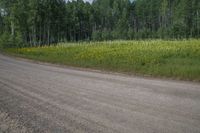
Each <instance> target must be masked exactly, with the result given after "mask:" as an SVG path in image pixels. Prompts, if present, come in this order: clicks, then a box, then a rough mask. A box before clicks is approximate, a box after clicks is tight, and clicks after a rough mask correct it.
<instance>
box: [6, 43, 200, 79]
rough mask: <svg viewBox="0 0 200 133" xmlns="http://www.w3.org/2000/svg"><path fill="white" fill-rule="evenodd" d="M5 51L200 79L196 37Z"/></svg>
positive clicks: (75, 63) (199, 47)
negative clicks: (181, 39)
mask: <svg viewBox="0 0 200 133" xmlns="http://www.w3.org/2000/svg"><path fill="white" fill-rule="evenodd" d="M6 51H7V52H9V53H14V54H17V55H19V56H22V57H26V58H30V59H34V60H40V61H46V62H51V63H59V64H64V65H70V66H78V67H85V68H94V69H101V70H108V71H117V72H125V73H129V74H145V75H146V74H147V75H152V76H159V77H160V76H161V77H172V78H177V79H184V80H197V81H200V40H185V41H162V40H151V41H110V42H91V43H79V44H77V43H67V44H60V45H58V46H50V47H36V48H21V49H7V50H6Z"/></svg>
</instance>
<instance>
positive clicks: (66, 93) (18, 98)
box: [0, 55, 200, 133]
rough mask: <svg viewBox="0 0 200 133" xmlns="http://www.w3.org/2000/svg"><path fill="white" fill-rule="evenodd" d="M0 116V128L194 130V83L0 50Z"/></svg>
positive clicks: (71, 132)
mask: <svg viewBox="0 0 200 133" xmlns="http://www.w3.org/2000/svg"><path fill="white" fill-rule="evenodd" d="M3 114H6V119H8V120H7V121H6V120H5V118H4V117H5V116H3ZM0 116H1V117H2V118H4V121H3V120H1V121H0V132H16V131H18V132H20V127H22V128H21V129H22V130H23V132H34V133H200V84H199V83H191V82H183V81H170V80H158V79H150V78H142V77H134V76H125V75H120V74H106V73H102V72H95V71H87V70H77V69H73V68H62V67H57V66H54V65H47V64H38V63H33V62H30V61H26V60H22V59H15V58H11V57H7V56H3V55H0ZM8 121H11V122H8ZM9 123H11V124H10V125H9ZM13 123H15V124H13ZM13 125H14V127H12V126H13ZM15 125H17V126H15ZM19 125H20V126H19ZM16 128H19V129H17V130H16Z"/></svg>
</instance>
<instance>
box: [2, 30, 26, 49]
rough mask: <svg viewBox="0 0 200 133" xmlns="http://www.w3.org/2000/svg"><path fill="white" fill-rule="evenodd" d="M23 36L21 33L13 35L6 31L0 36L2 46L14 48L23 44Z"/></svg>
mask: <svg viewBox="0 0 200 133" xmlns="http://www.w3.org/2000/svg"><path fill="white" fill-rule="evenodd" d="M23 44H24V43H23V41H22V36H21V34H20V33H16V35H15V36H14V37H13V36H12V35H11V34H10V33H8V32H4V33H3V34H2V35H1V36H0V48H1V49H4V48H14V47H22V46H23Z"/></svg>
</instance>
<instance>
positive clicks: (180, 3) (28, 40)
mask: <svg viewBox="0 0 200 133" xmlns="http://www.w3.org/2000/svg"><path fill="white" fill-rule="evenodd" d="M0 36H1V37H2V36H3V37H5V36H6V37H7V39H8V40H10V41H15V42H19V43H21V44H22V43H23V44H26V45H31V46H38V45H45V44H52V43H57V42H64V41H84V40H98V41H101V40H113V39H144V38H166V39H168V38H169V39H170V38H178V39H180V38H198V37H200V1H199V0H134V1H129V0H94V1H93V2H92V3H89V2H84V1H83V0H72V1H68V2H66V1H65V0H0ZM8 42H9V41H8ZM9 45H11V44H9ZM13 45H18V44H17V43H16V44H13Z"/></svg>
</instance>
